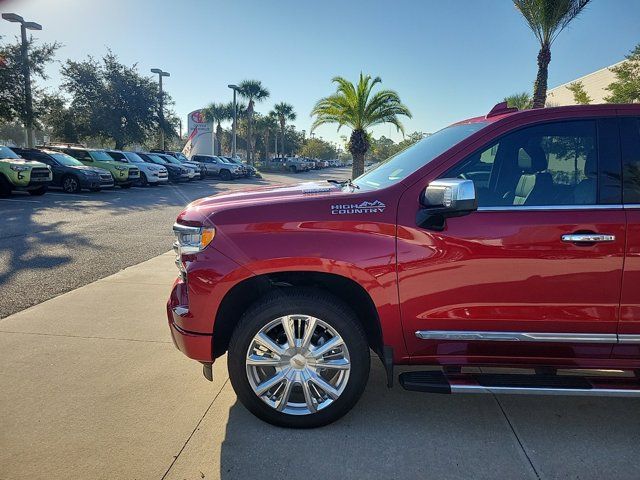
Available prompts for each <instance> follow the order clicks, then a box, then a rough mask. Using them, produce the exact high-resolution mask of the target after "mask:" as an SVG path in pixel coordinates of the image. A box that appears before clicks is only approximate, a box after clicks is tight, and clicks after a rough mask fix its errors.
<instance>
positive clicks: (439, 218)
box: [416, 178, 478, 231]
mask: <svg viewBox="0 0 640 480" xmlns="http://www.w3.org/2000/svg"><path fill="white" fill-rule="evenodd" d="M420 203H421V204H422V206H423V208H421V209H420V210H418V214H417V217H416V223H417V224H418V226H420V227H423V228H428V229H430V230H436V231H442V230H444V228H445V226H446V219H447V218H449V217H460V216H462V215H467V214H469V213H471V212H473V211H475V210H477V209H478V199H477V198H476V188H475V185H474V183H473V181H472V180H464V179H461V178H441V179H439V180H434V181H433V182H431V183H430V184H429V185H427V187H426V188H425V189H424V192H423V194H422V198H421V199H420Z"/></svg>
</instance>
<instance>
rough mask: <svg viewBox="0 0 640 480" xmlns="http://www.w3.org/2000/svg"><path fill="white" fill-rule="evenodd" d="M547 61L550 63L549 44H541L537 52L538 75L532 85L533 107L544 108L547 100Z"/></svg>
mask: <svg viewBox="0 0 640 480" xmlns="http://www.w3.org/2000/svg"><path fill="white" fill-rule="evenodd" d="M549 63H551V48H550V46H549V45H542V47H541V48H540V51H539V52H538V75H537V76H536V83H535V84H534V86H533V108H544V105H545V103H546V101H547V79H548V77H549Z"/></svg>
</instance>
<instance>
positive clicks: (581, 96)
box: [567, 82, 593, 105]
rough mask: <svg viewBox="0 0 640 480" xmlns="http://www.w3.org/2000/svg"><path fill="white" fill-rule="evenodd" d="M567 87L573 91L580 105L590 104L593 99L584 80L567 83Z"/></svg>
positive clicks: (574, 97) (575, 99)
mask: <svg viewBox="0 0 640 480" xmlns="http://www.w3.org/2000/svg"><path fill="white" fill-rule="evenodd" d="M567 88H568V89H569V91H570V92H571V93H573V101H574V102H576V103H577V104H578V105H589V104H590V103H591V102H592V101H593V99H592V98H591V97H590V96H589V94H588V93H587V91H586V90H585V89H584V84H583V83H582V82H573V83H570V84H569V85H567Z"/></svg>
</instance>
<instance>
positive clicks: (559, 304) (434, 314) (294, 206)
mask: <svg viewBox="0 0 640 480" xmlns="http://www.w3.org/2000/svg"><path fill="white" fill-rule="evenodd" d="M514 110H515V109H510V108H507V106H506V105H505V104H498V105H496V107H494V108H493V109H492V110H491V112H489V114H487V115H486V116H482V117H478V118H472V119H469V120H465V121H462V122H459V123H456V124H454V125H451V126H449V127H447V128H444V129H443V130H440V131H439V132H437V133H435V134H433V135H430V136H428V137H426V138H425V139H424V140H422V141H420V142H418V143H417V144H415V145H414V146H412V147H410V148H408V149H406V150H404V151H402V152H400V153H399V154H397V155H396V156H394V157H392V158H390V159H388V160H386V161H385V162H382V163H381V164H380V165H379V166H378V167H377V168H375V169H373V170H370V171H368V172H366V173H365V174H364V175H362V176H360V177H359V178H357V179H355V180H353V181H352V182H351V181H347V182H342V183H326V184H318V183H306V184H301V185H297V186H278V187H271V188H257V189H255V190H248V191H243V192H239V193H231V194H223V195H217V196H214V197H210V198H203V199H201V200H198V201H196V202H194V203H192V204H190V205H188V206H187V207H186V209H185V210H184V211H183V212H182V213H181V214H180V216H179V217H178V219H177V222H176V224H175V225H174V231H175V234H176V236H177V241H176V243H175V245H174V247H175V250H176V252H177V259H176V264H177V266H178V269H179V270H180V275H179V277H178V278H177V280H176V281H175V284H174V286H173V290H172V292H171V295H170V298H169V301H168V306H167V313H168V317H169V326H170V328H171V335H172V337H173V340H174V342H175V345H176V346H177V347H178V348H179V349H180V350H181V351H182V352H184V354H185V355H187V356H188V357H190V358H192V359H195V360H198V361H199V362H201V363H202V364H203V365H204V374H205V376H206V377H207V378H209V379H211V378H212V369H211V365H212V363H213V362H214V360H215V359H216V358H217V357H219V356H221V355H223V354H224V353H228V369H229V375H230V379H231V383H232V385H233V387H234V389H235V391H236V393H237V395H238V398H239V399H240V400H241V402H242V403H243V404H244V405H245V406H246V407H247V408H248V409H249V410H250V411H251V412H253V413H254V414H255V415H257V416H258V417H259V418H261V419H263V420H265V421H268V422H271V423H273V424H277V425H282V426H289V427H314V426H319V425H324V424H327V423H329V422H332V421H334V420H336V419H337V418H339V417H340V416H342V415H344V414H345V413H346V412H347V411H349V409H351V408H352V407H353V406H354V405H355V403H356V402H357V400H358V398H359V397H360V395H361V394H362V392H363V389H364V388H365V384H366V382H367V378H368V374H369V365H370V359H369V352H370V350H372V351H373V352H375V353H376V354H377V356H379V357H380V359H381V360H382V363H383V365H384V368H385V369H386V372H387V382H388V385H389V386H391V385H392V382H393V378H394V375H393V369H394V366H395V365H413V366H417V365H423V366H424V365H426V366H429V368H426V369H425V368H424V367H423V369H422V371H420V369H418V368H414V369H410V371H406V372H404V373H402V374H401V375H400V377H399V381H400V384H401V385H402V386H403V387H404V388H406V389H408V390H415V391H422V392H433V393H465V392H469V393H494V394H496V393H537V394H569V395H571V394H572V395H612V396H638V395H640V383H639V381H638V378H637V375H640V105H598V106H575V107H559V108H546V109H539V110H527V111H521V112H518V111H514ZM470 367H473V368H470ZM478 367H505V370H502V369H500V368H498V369H496V368H491V369H490V370H491V372H487V371H486V370H487V369H486V368H484V369H483V368H478ZM516 369H517V370H516ZM522 369H526V370H522ZM567 369H572V370H571V371H567ZM604 369H606V370H608V372H606V375H605V372H602V370H604ZM405 370H406V369H405ZM495 370H498V371H500V372H501V373H492V372H494V371H495ZM576 370H578V371H576ZM612 370H615V371H614V372H612ZM478 372H481V373H478ZM482 372H484V373H482Z"/></svg>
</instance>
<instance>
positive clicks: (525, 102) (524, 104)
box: [503, 92, 531, 110]
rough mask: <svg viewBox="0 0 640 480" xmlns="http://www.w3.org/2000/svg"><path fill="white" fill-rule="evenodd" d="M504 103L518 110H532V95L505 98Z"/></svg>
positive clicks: (514, 95) (521, 93)
mask: <svg viewBox="0 0 640 480" xmlns="http://www.w3.org/2000/svg"><path fill="white" fill-rule="evenodd" d="M503 102H507V106H508V107H516V108H517V109H518V110H527V109H529V108H531V95H529V93H527V92H520V93H514V94H513V95H509V96H508V97H504V100H503Z"/></svg>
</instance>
